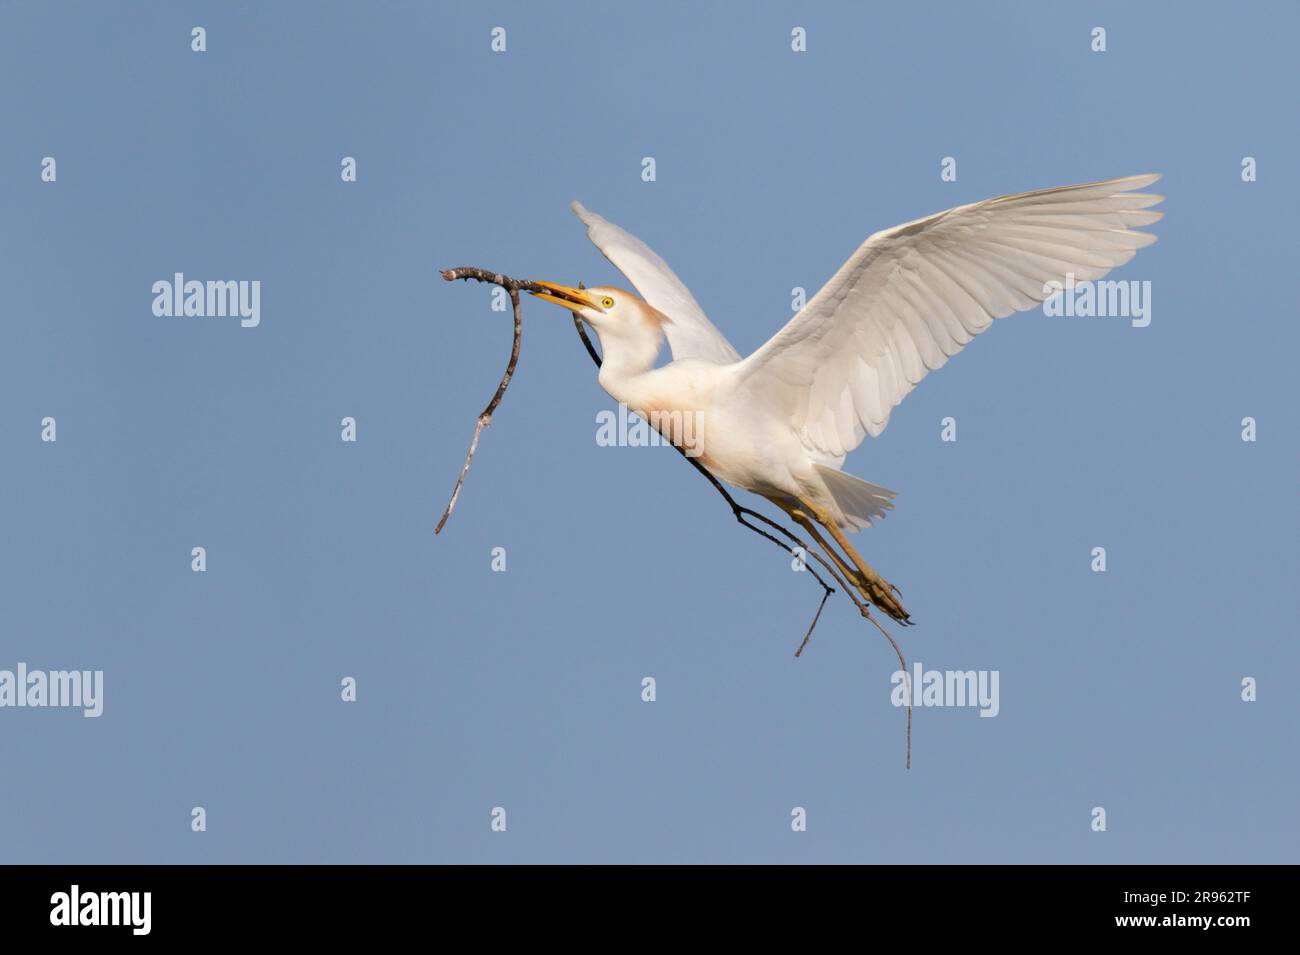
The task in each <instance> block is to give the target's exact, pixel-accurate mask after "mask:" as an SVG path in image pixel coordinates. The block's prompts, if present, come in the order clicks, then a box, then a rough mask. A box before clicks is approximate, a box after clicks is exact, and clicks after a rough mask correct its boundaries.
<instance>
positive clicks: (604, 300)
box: [600, 295, 614, 308]
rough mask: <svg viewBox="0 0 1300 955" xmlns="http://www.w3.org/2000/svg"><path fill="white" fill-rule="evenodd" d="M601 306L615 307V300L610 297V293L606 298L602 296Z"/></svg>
mask: <svg viewBox="0 0 1300 955" xmlns="http://www.w3.org/2000/svg"><path fill="white" fill-rule="evenodd" d="M600 307H601V308H613V307H614V300H613V299H612V298H610V297H609V296H608V295H606V296H605V297H604V298H602V299H601V300H600Z"/></svg>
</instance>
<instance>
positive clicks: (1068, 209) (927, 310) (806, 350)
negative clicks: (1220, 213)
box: [737, 175, 1164, 459]
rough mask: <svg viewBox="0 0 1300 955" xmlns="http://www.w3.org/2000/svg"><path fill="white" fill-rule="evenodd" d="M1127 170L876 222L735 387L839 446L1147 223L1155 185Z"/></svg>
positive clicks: (820, 448)
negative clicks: (996, 325)
mask: <svg viewBox="0 0 1300 955" xmlns="http://www.w3.org/2000/svg"><path fill="white" fill-rule="evenodd" d="M1159 178H1160V177H1159V175H1145V176H1131V177H1129V178H1127V179H1111V180H1108V181H1105V182H1095V183H1087V184H1084V185H1078V186H1063V187H1060V188H1056V189H1046V190H1043V191H1041V192H1029V193H1024V194H1022V195H1016V196H1002V197H1000V198H997V199H987V200H985V201H983V202H976V203H972V204H971V205H965V206H958V207H957V208H955V209H949V210H948V211H946V212H940V213H938V214H937V215H933V216H930V217H928V218H925V219H917V220H916V221H914V222H908V223H905V224H904V225H900V226H896V227H895V228H893V229H887V230H885V231H884V232H877V233H876V234H875V235H873V236H871V238H869V239H867V241H866V242H865V243H863V244H862V246H861V247H860V248H859V249H858V251H857V252H855V253H854V254H853V256H852V258H850V259H849V260H848V261H847V262H846V263H844V265H843V267H842V268H841V269H840V270H839V271H838V272H836V273H835V275H834V277H833V278H831V280H830V281H829V282H827V283H826V285H825V287H823V288H822V289H821V291H819V292H818V293H817V294H816V295H814V296H813V297H812V299H811V300H810V301H809V302H808V303H807V304H806V305H805V306H804V307H803V309H801V310H800V311H799V313H798V314H797V315H795V317H794V318H793V319H791V320H790V322H789V323H788V324H787V325H786V326H785V327H784V328H782V329H781V331H779V332H777V334H776V335H775V336H774V337H772V338H771V339H770V340H769V341H768V342H767V343H766V344H764V345H763V346H762V347H761V348H759V349H758V350H757V351H755V352H754V353H753V354H752V355H750V356H749V357H748V358H746V359H745V360H744V362H743V363H741V364H740V365H739V366H738V367H737V373H738V375H739V377H740V379H741V382H740V386H739V387H740V388H741V389H742V394H743V395H747V396H748V397H749V398H750V399H751V400H753V401H755V403H758V404H762V405H763V406H764V407H766V408H767V409H768V411H769V412H771V413H776V414H782V415H788V416H789V420H790V422H791V424H792V426H793V427H794V428H795V430H796V432H797V433H798V434H799V436H800V438H801V440H802V441H803V443H804V445H805V446H806V447H807V448H808V449H809V451H812V452H814V453H816V454H817V455H819V456H823V457H828V458H830V459H837V458H842V457H843V455H845V454H846V453H847V452H849V451H851V450H853V448H855V447H857V446H858V445H859V444H861V443H862V440H863V438H864V436H865V435H867V434H870V435H872V436H873V437H875V436H877V435H879V434H880V433H881V432H882V431H884V430H885V425H886V424H888V422H889V414H890V412H891V411H892V410H893V408H894V406H896V405H897V404H898V403H899V402H900V401H902V400H903V398H904V397H905V396H906V395H907V394H908V392H910V391H911V390H912V388H913V387H914V386H915V385H916V383H917V382H919V381H920V380H921V379H922V378H924V377H925V375H926V374H927V373H928V372H930V371H932V370H934V369H936V368H939V367H941V366H942V365H943V364H944V362H946V361H947V360H948V359H949V358H950V357H951V356H952V355H955V354H956V353H957V352H958V351H960V350H961V349H962V347H963V346H964V345H966V343H967V342H969V341H970V340H971V339H972V338H973V337H974V336H976V335H978V334H979V333H980V332H982V331H983V330H984V329H986V328H988V327H989V325H990V324H991V323H992V321H993V319H995V318H1001V317H1003V316H1004V315H1009V314H1011V313H1012V312H1016V311H1022V310H1024V309H1027V308H1032V307H1033V306H1034V305H1036V304H1038V303H1039V302H1041V301H1043V300H1044V299H1045V298H1047V297H1048V296H1047V294H1046V293H1045V292H1044V290H1043V286H1044V284H1046V283H1048V282H1051V281H1055V282H1059V283H1064V281H1065V278H1066V275H1067V274H1071V273H1072V274H1073V275H1074V278H1075V280H1076V281H1079V282H1083V281H1089V280H1093V279H1098V278H1101V277H1102V276H1103V275H1105V274H1106V273H1107V272H1109V271H1110V270H1111V269H1113V268H1115V267H1116V266H1119V265H1123V264H1124V263H1125V262H1127V261H1128V260H1129V259H1131V258H1133V256H1134V254H1135V253H1136V252H1137V250H1138V249H1139V248H1141V247H1142V246H1145V245H1150V244H1151V243H1152V242H1154V241H1155V240H1156V237H1155V236H1154V235H1152V234H1151V233H1149V232H1137V231H1135V230H1134V227H1136V226H1144V225H1150V224H1151V223H1153V222H1155V221H1156V220H1158V219H1159V218H1160V217H1161V215H1162V213H1159V212H1151V211H1147V210H1148V209H1149V208H1150V207H1151V206H1154V205H1156V204H1157V203H1159V202H1160V201H1161V200H1162V199H1163V198H1164V197H1163V196H1156V195H1145V194H1142V193H1137V192H1133V190H1135V189H1141V188H1143V187H1145V186H1149V185H1151V184H1152V183H1153V182H1155V181H1156V180H1157V179H1159Z"/></svg>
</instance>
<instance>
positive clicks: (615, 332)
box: [532, 282, 668, 363]
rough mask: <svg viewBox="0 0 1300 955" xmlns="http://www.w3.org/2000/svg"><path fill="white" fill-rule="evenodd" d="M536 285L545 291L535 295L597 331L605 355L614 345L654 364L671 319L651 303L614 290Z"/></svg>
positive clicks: (551, 284) (626, 292)
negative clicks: (666, 325)
mask: <svg viewBox="0 0 1300 955" xmlns="http://www.w3.org/2000/svg"><path fill="white" fill-rule="evenodd" d="M536 284H538V285H540V286H541V287H542V288H544V289H546V291H545V292H536V291H535V292H533V293H532V294H533V295H535V296H537V297H538V298H540V299H542V300H544V301H547V302H554V303H555V304H556V305H561V306H563V307H564V308H566V309H568V310H569V311H571V312H573V313H574V314H576V315H577V316H578V317H579V318H581V319H582V320H583V321H584V322H586V323H587V324H588V325H590V326H591V327H592V328H594V329H595V330H596V334H597V335H599V336H600V341H601V344H602V345H603V346H605V350H606V352H608V351H609V348H610V346H611V345H613V346H614V347H616V348H619V349H620V350H623V351H627V352H630V353H632V354H635V355H636V356H637V357H638V358H642V357H643V356H645V355H648V356H649V362H650V363H653V361H654V356H655V355H657V354H658V352H659V347H660V345H661V344H662V343H663V340H664V329H663V325H664V323H665V322H666V321H668V318H667V316H665V315H664V314H663V313H662V312H660V311H659V310H657V309H655V308H653V307H652V306H651V305H650V304H649V303H647V302H646V301H644V300H642V299H640V298H637V297H636V296H635V295H633V294H632V293H631V292H629V291H627V290H625V289H621V288H613V287H611V286H599V287H597V288H585V289H583V288H572V287H570V286H568V285H557V284H555V283H554V282H538V283H536ZM629 357H631V355H629Z"/></svg>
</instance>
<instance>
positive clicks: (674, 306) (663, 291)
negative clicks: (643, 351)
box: [570, 200, 740, 365]
mask: <svg viewBox="0 0 1300 955" xmlns="http://www.w3.org/2000/svg"><path fill="white" fill-rule="evenodd" d="M570 208H572V209H573V211H574V213H576V214H577V216H578V218H579V219H581V220H582V221H583V223H584V224H585V225H586V226H587V238H589V239H591V241H592V242H593V243H594V244H595V246H596V248H598V249H600V251H601V252H602V253H603V254H604V256H605V258H607V259H609V260H610V261H611V262H612V263H614V267H615V268H617V269H618V270H619V271H620V272H622V273H623V274H624V275H626V276H627V278H628V281H629V282H631V283H632V284H633V285H634V286H635V287H636V290H637V291H638V292H639V293H641V297H642V298H643V299H645V300H646V301H647V302H649V303H650V305H651V306H652V307H654V308H656V309H658V310H659V311H661V312H663V313H664V315H666V316H668V321H667V322H666V323H665V324H664V331H665V332H666V333H667V335H668V345H669V347H670V348H672V350H673V358H674V359H678V358H703V359H705V360H707V361H712V362H716V363H717V364H720V365H724V364H729V363H731V362H735V361H740V353H739V352H737V351H736V349H735V348H733V347H732V346H731V342H729V341H727V339H726V338H725V337H724V336H723V334H722V332H720V331H718V329H717V328H716V327H714V325H713V323H712V322H710V321H709V320H708V318H707V317H706V316H705V314H704V310H703V309H702V308H700V306H699V303H698V302H696V301H695V298H694V297H693V296H692V295H691V293H690V290H689V289H687V288H686V286H685V285H683V284H682V280H681V279H679V278H678V277H677V276H676V275H675V274H673V270H672V269H670V268H669V267H668V263H667V262H665V261H664V260H663V259H661V258H660V257H659V256H658V255H656V254H655V251H654V250H653V249H652V248H650V246H648V245H646V244H645V243H644V242H642V241H641V240H640V239H638V238H637V237H636V236H634V235H632V233H630V232H627V231H625V230H623V229H620V228H619V227H618V226H616V225H614V223H612V222H610V221H608V220H607V219H604V218H601V217H600V216H598V215H596V213H594V212H588V211H587V210H586V209H584V208H583V206H582V203H580V202H578V201H576V200H575V201H574V203H573V205H572V206H571V207H570Z"/></svg>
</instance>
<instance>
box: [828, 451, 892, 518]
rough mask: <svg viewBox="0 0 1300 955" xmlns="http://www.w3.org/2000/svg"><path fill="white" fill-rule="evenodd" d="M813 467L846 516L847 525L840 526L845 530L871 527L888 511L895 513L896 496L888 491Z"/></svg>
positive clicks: (862, 481)
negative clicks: (873, 522) (872, 523)
mask: <svg viewBox="0 0 1300 955" xmlns="http://www.w3.org/2000/svg"><path fill="white" fill-rule="evenodd" d="M813 467H815V468H816V469H817V473H818V474H819V475H820V476H821V479H822V481H823V482H825V484H826V488H827V490H829V491H830V492H831V497H832V498H833V499H834V500H835V506H836V507H837V508H838V509H839V511H840V514H842V515H843V518H844V521H843V524H842V525H841V526H842V527H844V529H845V530H849V531H856V530H859V529H860V528H863V527H870V526H871V522H872V521H878V520H880V519H881V518H882V517H884V516H885V512H886V511H892V510H893V509H894V497H895V494H894V492H893V491H891V490H890V489H889V488H887V487H881V486H880V485H878V484H872V483H871V482H869V481H864V480H862V479H861V478H856V477H854V476H853V475H852V474H845V473H844V472H843V471H841V470H839V469H837V468H832V467H827V466H826V465H824V464H815V465H813ZM837 516H838V515H837Z"/></svg>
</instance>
